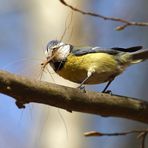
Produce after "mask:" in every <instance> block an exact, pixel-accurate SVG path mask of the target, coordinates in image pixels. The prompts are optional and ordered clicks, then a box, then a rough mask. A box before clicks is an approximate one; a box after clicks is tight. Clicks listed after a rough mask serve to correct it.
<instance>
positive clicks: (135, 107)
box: [0, 71, 148, 123]
mask: <svg viewBox="0 0 148 148" xmlns="http://www.w3.org/2000/svg"><path fill="white" fill-rule="evenodd" d="M0 92H1V93H3V94H6V95H8V96H11V97H13V98H14V99H15V100H16V105H17V106H18V107H19V108H21V107H24V104H27V103H31V102H35V103H42V104H46V105H51V106H55V107H59V108H63V109H66V110H68V111H79V112H83V113H91V114H97V115H102V116H114V117H122V118H127V119H132V120H136V121H141V122H144V123H148V102H145V101H141V100H138V99H134V98H130V97H124V96H118V95H110V94H103V93H97V92H90V91H87V92H86V93H83V92H81V91H80V90H79V89H75V88H69V87H65V86H60V85H56V84H52V83H47V82H41V81H36V80H30V79H28V78H25V77H22V76H18V75H14V74H11V73H8V72H5V71H0Z"/></svg>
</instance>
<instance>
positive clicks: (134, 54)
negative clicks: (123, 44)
mask: <svg viewBox="0 0 148 148" xmlns="http://www.w3.org/2000/svg"><path fill="white" fill-rule="evenodd" d="M45 55H46V62H44V63H42V65H43V67H45V66H46V65H47V64H50V66H51V67H52V68H53V70H54V71H55V72H56V73H57V74H58V75H60V76H61V77H63V78H64V79H67V80H69V81H72V82H75V83H78V84H79V88H81V87H82V86H83V85H86V84H87V85H92V84H100V83H105V82H108V83H107V85H106V87H105V88H104V89H103V91H102V92H103V93H104V92H107V89H108V86H109V85H110V84H111V82H112V81H113V80H114V79H115V78H116V77H117V76H118V75H120V74H121V73H122V72H124V71H125V70H126V68H127V67H129V66H130V65H133V64H136V63H139V62H143V61H145V60H147V59H148V50H147V49H143V47H142V46H133V47H129V48H119V47H113V48H102V47H98V46H94V47H92V46H86V47H77V46H73V45H71V44H68V43H64V42H62V41H59V40H51V41H49V42H48V44H47V48H46V51H45Z"/></svg>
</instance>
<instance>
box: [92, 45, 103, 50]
mask: <svg viewBox="0 0 148 148" xmlns="http://www.w3.org/2000/svg"><path fill="white" fill-rule="evenodd" d="M98 48H101V47H97V46H96V47H93V48H92V49H91V50H95V49H98Z"/></svg>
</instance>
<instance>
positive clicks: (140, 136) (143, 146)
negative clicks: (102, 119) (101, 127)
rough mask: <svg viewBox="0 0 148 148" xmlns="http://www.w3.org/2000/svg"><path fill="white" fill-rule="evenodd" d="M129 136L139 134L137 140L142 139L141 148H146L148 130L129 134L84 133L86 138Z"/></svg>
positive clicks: (133, 131)
mask: <svg viewBox="0 0 148 148" xmlns="http://www.w3.org/2000/svg"><path fill="white" fill-rule="evenodd" d="M129 134H138V136H137V138H138V139H141V143H140V148H145V139H146V136H147V134H148V129H144V130H131V131H127V132H120V133H102V132H97V131H89V132H86V133H84V136H86V137H90V136H125V135H129Z"/></svg>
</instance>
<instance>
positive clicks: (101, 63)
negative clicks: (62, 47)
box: [57, 53, 121, 84]
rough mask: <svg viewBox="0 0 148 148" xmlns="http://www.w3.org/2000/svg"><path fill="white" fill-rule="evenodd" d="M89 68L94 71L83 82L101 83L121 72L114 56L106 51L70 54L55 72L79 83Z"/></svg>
mask: <svg viewBox="0 0 148 148" xmlns="http://www.w3.org/2000/svg"><path fill="white" fill-rule="evenodd" d="M90 69H93V70H94V73H93V75H92V76H91V77H90V78H89V79H88V80H87V81H86V83H85V84H99V83H103V82H106V81H109V80H110V79H112V77H113V76H116V75H118V74H119V73H121V70H120V69H119V66H118V62H117V61H116V60H115V58H114V56H113V55H109V54H106V53H91V54H86V55H82V56H75V55H72V54H70V55H69V56H68V57H67V61H66V62H65V64H64V67H63V68H62V69H61V70H60V71H58V72H57V73H58V74H59V75H60V76H62V77H63V78H65V79H67V80H70V81H73V82H76V83H81V82H82V81H83V80H84V79H85V78H86V77H87V72H88V70H90Z"/></svg>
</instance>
